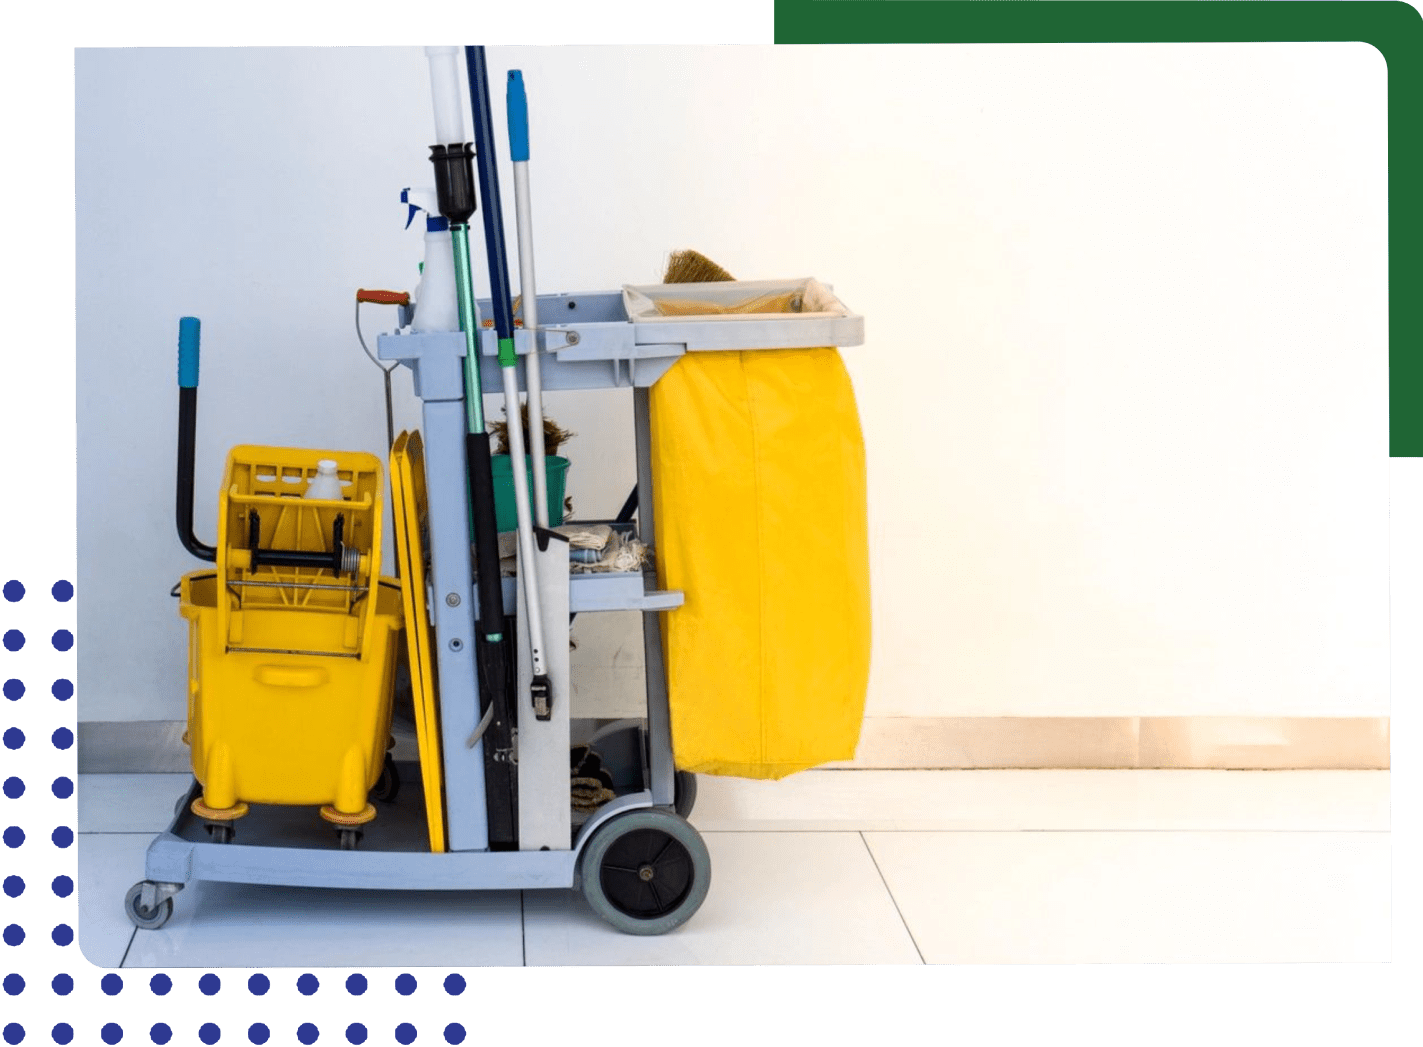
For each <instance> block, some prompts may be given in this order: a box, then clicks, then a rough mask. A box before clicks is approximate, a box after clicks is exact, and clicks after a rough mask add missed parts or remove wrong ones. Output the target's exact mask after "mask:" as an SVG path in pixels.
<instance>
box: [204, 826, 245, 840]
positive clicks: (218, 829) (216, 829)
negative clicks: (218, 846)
mask: <svg viewBox="0 0 1423 1047" xmlns="http://www.w3.org/2000/svg"><path fill="white" fill-rule="evenodd" d="M203 828H205V829H206V830H207V831H208V835H209V836H211V837H212V842H213V843H231V842H232V838H233V837H234V836H236V835H237V830H236V829H234V828H233V827H232V825H231V824H230V823H228V822H208V823H207V824H206V825H205V826H203Z"/></svg>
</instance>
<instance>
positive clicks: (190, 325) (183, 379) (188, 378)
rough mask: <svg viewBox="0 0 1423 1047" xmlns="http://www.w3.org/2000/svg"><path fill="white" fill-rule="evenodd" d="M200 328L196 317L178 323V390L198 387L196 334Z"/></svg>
mask: <svg viewBox="0 0 1423 1047" xmlns="http://www.w3.org/2000/svg"><path fill="white" fill-rule="evenodd" d="M201 328H202V324H201V323H200V322H199V320H198V318H197V317H196V316H185V317H183V318H182V319H181V320H179V321H178V388H180V389H196V388H197V387H198V333H199V331H200V330H201Z"/></svg>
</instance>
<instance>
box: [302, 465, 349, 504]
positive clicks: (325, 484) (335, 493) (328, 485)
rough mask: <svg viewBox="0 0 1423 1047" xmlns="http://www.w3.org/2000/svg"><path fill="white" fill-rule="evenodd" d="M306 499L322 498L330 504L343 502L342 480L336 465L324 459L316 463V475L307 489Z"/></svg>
mask: <svg viewBox="0 0 1423 1047" xmlns="http://www.w3.org/2000/svg"><path fill="white" fill-rule="evenodd" d="M303 497H304V498H321V499H324V500H326V501H328V502H339V501H340V500H341V478H340V477H339V476H337V475H336V463H335V462H334V461H332V460H331V459H330V458H323V459H321V461H319V462H317V463H316V475H315V476H313V477H312V478H311V484H310V486H308V487H307V489H306V494H305V495H303Z"/></svg>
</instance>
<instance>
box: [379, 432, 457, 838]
mask: <svg viewBox="0 0 1423 1047" xmlns="http://www.w3.org/2000/svg"><path fill="white" fill-rule="evenodd" d="M390 492H391V501H392V502H393V503H394V509H395V555H396V559H397V561H398V562H399V564H400V577H401V580H402V582H403V584H402V585H401V587H400V591H401V594H402V596H403V598H404V600H405V637H406V645H407V647H408V649H409V654H410V686H411V690H412V692H413V696H414V699H415V737H416V740H417V741H418V742H419V745H420V778H421V781H422V782H423V784H424V787H425V820H426V824H427V825H428V827H429V832H430V850H432V851H437V852H442V851H444V850H445V802H444V781H443V777H444V776H443V773H442V771H441V763H440V758H441V753H440V721H439V708H438V705H437V699H436V691H435V657H434V651H435V638H434V636H433V635H432V631H431V628H430V616H429V613H428V608H427V607H426V605H425V548H424V544H423V543H422V542H421V540H420V533H421V532H420V524H421V521H422V520H423V519H424V518H425V516H426V514H427V513H428V511H429V509H428V503H427V502H426V499H425V455H424V443H423V441H421V439H420V434H419V433H418V432H416V433H410V432H402V433H401V434H400V435H399V436H397V437H396V438H395V444H394V446H393V447H391V449H390Z"/></svg>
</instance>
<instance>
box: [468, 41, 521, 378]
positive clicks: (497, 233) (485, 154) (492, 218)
mask: <svg viewBox="0 0 1423 1047" xmlns="http://www.w3.org/2000/svg"><path fill="white" fill-rule="evenodd" d="M464 57H465V65H466V67H467V68H468V70H469V101H470V106H469V108H470V115H471V116H473V118H474V164H475V170H476V172H477V173H478V175H479V193H480V195H481V196H483V197H484V208H483V210H484V246H485V250H486V252H487V254H488V256H489V290H490V295H489V297H490V298H491V299H492V300H493V306H494V330H495V332H496V333H497V334H498V336H499V340H500V341H501V342H504V341H510V345H509V351H510V352H511V353H512V352H513V343H512V339H513V337H514V305H513V296H512V295H511V294H510V293H509V263H508V260H507V255H506V252H505V250H504V219H503V217H502V211H501V209H500V206H499V168H498V163H497V156H496V154H495V151H494V121H493V119H492V118H491V116H490V111H489V74H488V72H487V71H486V69H485V64H484V48H483V47H476V46H473V45H471V46H467V47H466V48H465V49H464ZM502 348H503V347H502V346H501V349H502ZM511 363H512V361H511ZM499 364H500V366H501V367H502V366H505V364H504V361H503V359H502V358H501V359H500V361H499Z"/></svg>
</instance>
